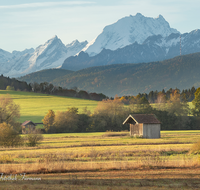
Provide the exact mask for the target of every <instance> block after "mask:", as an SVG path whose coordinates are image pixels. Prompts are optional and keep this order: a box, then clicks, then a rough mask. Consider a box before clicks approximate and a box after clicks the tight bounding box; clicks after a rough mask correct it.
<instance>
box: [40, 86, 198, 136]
mask: <svg viewBox="0 0 200 190" xmlns="http://www.w3.org/2000/svg"><path fill="white" fill-rule="evenodd" d="M192 103H193V105H194V108H192V109H191V108H190V107H189V105H188V103H187V102H186V101H182V100H181V95H180V93H179V92H178V90H174V91H173V93H171V94H170V98H169V99H168V101H167V102H164V103H157V104H156V105H155V106H153V105H151V104H150V103H149V102H148V101H147V99H146V98H145V97H141V98H140V101H138V102H131V103H130V105H129V106H126V105H125V104H124V103H123V102H122V101H121V100H120V98H118V97H115V99H113V100H110V99H106V100H103V101H101V102H99V103H98V106H97V107H96V109H95V111H94V113H93V114H91V113H90V112H89V111H88V110H87V108H85V109H84V110H82V112H81V113H78V112H79V110H78V108H75V107H72V108H68V109H67V110H66V111H64V112H59V111H58V112H56V113H55V112H54V111H53V110H49V111H48V113H47V114H46V115H45V117H44V119H43V124H44V128H45V131H46V132H47V133H64V132H104V131H122V130H129V126H128V125H127V124H126V125H123V124H122V123H123V121H124V120H125V119H126V118H127V117H128V115H129V114H155V115H156V117H157V118H158V119H159V120H160V121H161V123H162V124H161V130H193V129H200V128H199V124H200V123H199V122H200V88H198V89H197V90H196V92H195V98H194V100H193V101H192ZM191 114H193V115H194V116H189V115H191Z"/></svg>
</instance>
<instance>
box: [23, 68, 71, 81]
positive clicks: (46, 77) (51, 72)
mask: <svg viewBox="0 0 200 190" xmlns="http://www.w3.org/2000/svg"><path fill="white" fill-rule="evenodd" d="M73 72H74V71H70V70H65V69H46V70H42V71H38V72H34V73H31V74H28V75H26V76H23V77H20V78H19V80H23V81H26V82H27V83H34V82H37V83H41V82H51V81H53V80H54V79H56V78H58V77H62V76H65V75H67V74H70V73H73Z"/></svg>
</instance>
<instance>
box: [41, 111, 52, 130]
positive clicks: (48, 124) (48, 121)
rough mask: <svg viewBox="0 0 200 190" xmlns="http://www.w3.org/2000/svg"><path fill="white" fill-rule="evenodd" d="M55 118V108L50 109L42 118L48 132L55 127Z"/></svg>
mask: <svg viewBox="0 0 200 190" xmlns="http://www.w3.org/2000/svg"><path fill="white" fill-rule="evenodd" d="M54 119H55V112H54V111H53V110H49V111H48V113H47V114H46V115H45V117H44V119H43V120H42V122H43V124H44V128H45V131H46V132H48V131H49V130H50V129H51V128H52V127H53V124H54Z"/></svg>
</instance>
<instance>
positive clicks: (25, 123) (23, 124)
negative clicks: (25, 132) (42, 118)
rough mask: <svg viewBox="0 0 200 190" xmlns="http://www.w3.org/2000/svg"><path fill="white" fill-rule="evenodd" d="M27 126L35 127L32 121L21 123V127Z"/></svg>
mask: <svg viewBox="0 0 200 190" xmlns="http://www.w3.org/2000/svg"><path fill="white" fill-rule="evenodd" d="M28 124H32V125H35V126H36V124H35V123H33V122H32V121H30V120H29V121H24V123H22V124H21V125H22V126H26V125H28Z"/></svg>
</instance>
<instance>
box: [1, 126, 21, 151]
mask: <svg viewBox="0 0 200 190" xmlns="http://www.w3.org/2000/svg"><path fill="white" fill-rule="evenodd" d="M22 143H23V139H22V138H21V136H20V135H19V133H18V132H17V131H16V130H15V129H14V128H13V127H12V126H11V125H9V124H7V123H5V122H4V123H0V145H1V146H4V147H8V146H19V145H21V144H22Z"/></svg>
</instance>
